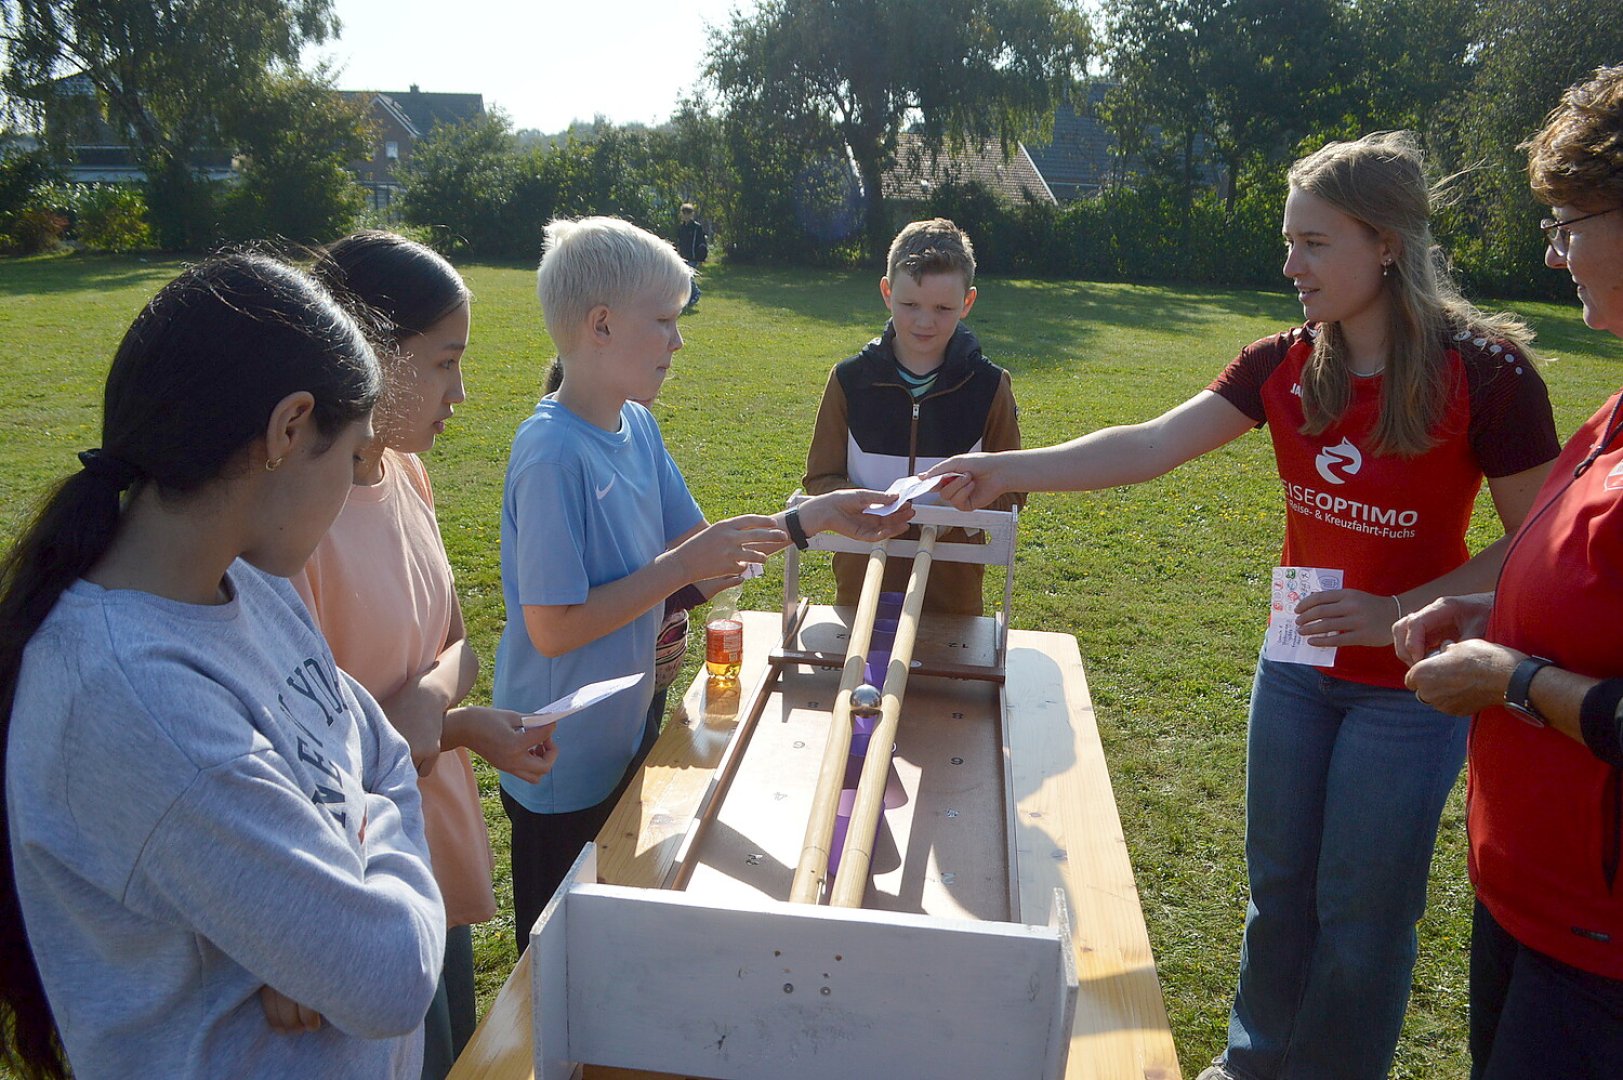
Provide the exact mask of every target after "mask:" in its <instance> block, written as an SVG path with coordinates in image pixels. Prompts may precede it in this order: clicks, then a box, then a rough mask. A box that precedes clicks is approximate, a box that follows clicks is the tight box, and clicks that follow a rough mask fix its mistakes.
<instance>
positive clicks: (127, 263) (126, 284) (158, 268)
mask: <svg viewBox="0 0 1623 1080" xmlns="http://www.w3.org/2000/svg"><path fill="white" fill-rule="evenodd" d="M185 262H186V260H184V259H181V258H173V257H168V256H156V255H154V256H152V257H151V258H150V260H149V259H148V258H147V257H146V256H141V255H42V256H30V257H26V258H17V259H0V296H42V295H47V294H56V293H73V292H91V291H111V290H115V289H125V288H130V287H133V286H137V285H141V284H143V283H145V282H148V281H151V282H162V281H167V280H168V279H169V278H171V277H173V276H174V275H175V274H176V273H178V272H179V271H180V268H181V267H182V266H183V265H185ZM153 287H154V289H156V285H154V286H153Z"/></svg>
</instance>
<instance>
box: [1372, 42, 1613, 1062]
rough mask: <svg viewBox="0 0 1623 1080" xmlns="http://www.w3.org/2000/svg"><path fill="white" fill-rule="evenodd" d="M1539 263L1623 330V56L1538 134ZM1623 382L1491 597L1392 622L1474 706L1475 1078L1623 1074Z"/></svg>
mask: <svg viewBox="0 0 1623 1080" xmlns="http://www.w3.org/2000/svg"><path fill="white" fill-rule="evenodd" d="M1528 148H1529V151H1530V153H1529V155H1528V159H1529V160H1528V173H1529V176H1530V179H1531V181H1532V187H1533V192H1534V194H1536V195H1537V196H1538V197H1539V199H1540V200H1542V201H1544V202H1547V203H1549V204H1551V206H1552V208H1553V214H1552V216H1551V217H1550V218H1549V219H1547V220H1546V221H1545V222H1543V228H1544V230H1545V235H1546V236H1547V237H1548V239H1549V250H1548V251H1546V252H1545V255H1544V261H1545V262H1546V263H1548V264H1549V265H1550V266H1551V267H1552V268H1554V269H1557V270H1566V271H1567V273H1569V274H1570V275H1572V280H1573V281H1574V283H1576V284H1577V286H1578V299H1579V300H1580V301H1581V302H1582V303H1583V310H1584V322H1586V323H1588V324H1589V325H1590V326H1591V327H1593V328H1594V329H1596V330H1606V331H1609V332H1611V333H1612V334H1613V335H1614V336H1618V337H1623V214H1620V213H1618V210H1619V209H1623V67H1612V68H1601V69H1600V70H1599V71H1597V72H1596V73H1595V75H1594V76H1593V77H1592V78H1590V79H1589V80H1588V81H1586V82H1584V83H1581V84H1580V85H1578V86H1574V87H1572V88H1571V89H1569V90H1568V91H1567V92H1566V94H1565V95H1564V96H1563V97H1562V99H1561V105H1560V107H1558V108H1557V109H1556V110H1555V111H1554V112H1553V113H1551V114H1550V118H1549V120H1548V122H1547V123H1546V124H1545V126H1544V129H1543V130H1542V131H1540V132H1539V133H1538V134H1537V135H1536V136H1534V137H1533V140H1532V142H1531V143H1529V144H1528ZM1620 429H1623V394H1614V395H1612V398H1611V399H1610V400H1609V401H1607V402H1606V403H1605V404H1604V405H1603V406H1602V407H1601V409H1600V411H1599V412H1597V413H1596V414H1595V415H1594V416H1593V417H1592V418H1590V420H1589V422H1588V423H1586V424H1584V426H1583V427H1581V428H1580V429H1579V430H1578V432H1577V434H1575V435H1574V436H1573V437H1572V440H1571V441H1570V442H1568V443H1567V446H1566V449H1565V450H1563V451H1562V453H1561V457H1560V458H1559V459H1558V460H1557V461H1556V463H1555V468H1554V470H1553V471H1552V472H1551V473H1550V478H1549V480H1548V481H1546V482H1545V485H1544V487H1543V489H1542V490H1540V491H1539V493H1538V497H1537V498H1536V499H1535V500H1534V502H1533V507H1532V509H1531V511H1530V512H1529V514H1528V516H1527V520H1526V522H1525V523H1524V524H1523V525H1522V528H1521V531H1520V532H1518V533H1517V534H1516V537H1515V539H1514V540H1513V541H1512V542H1511V543H1510V545H1509V546H1508V550H1507V552H1506V554H1505V558H1504V569H1503V571H1502V573H1501V574H1500V577H1499V581H1498V587H1497V589H1496V590H1495V591H1494V592H1492V593H1484V594H1481V595H1476V596H1455V597H1449V598H1448V599H1445V600H1439V601H1437V602H1435V603H1433V604H1431V605H1430V606H1429V607H1427V608H1425V609H1424V610H1422V611H1419V612H1416V613H1415V614H1413V615H1411V616H1410V617H1408V618H1406V619H1404V620H1403V621H1402V622H1400V623H1399V624H1398V625H1397V626H1396V627H1395V628H1394V631H1395V633H1396V636H1397V650H1398V655H1399V656H1401V657H1403V658H1404V659H1405V660H1407V661H1410V662H1412V663H1413V664H1414V666H1413V667H1412V668H1411V669H1410V670H1409V683H1410V685H1411V686H1413V687H1414V689H1415V691H1416V693H1418V694H1419V695H1420V696H1421V697H1422V698H1423V699H1425V700H1426V701H1429V702H1431V703H1432V704H1434V705H1436V706H1437V707H1438V708H1440V709H1443V710H1445V711H1447V712H1451V713H1456V714H1459V715H1462V716H1464V715H1471V714H1474V719H1473V721H1472V725H1471V768H1470V789H1469V790H1470V803H1469V811H1468V814H1469V825H1470V835H1471V880H1472V882H1473V884H1475V886H1476V892H1477V906H1476V917H1475V924H1474V926H1473V928H1472V935H1471V1060H1472V1068H1471V1075H1472V1077H1473V1078H1475V1080H1512V1078H1521V1077H1528V1076H1559V1077H1562V1078H1563V1080H1584V1078H1591V1080H1602V1078H1607V1080H1611V1078H1614V1077H1617V1076H1618V1075H1620V1074H1623V868H1620V864H1623V633H1620V632H1619V630H1618V613H1619V611H1623V438H1619V431H1620Z"/></svg>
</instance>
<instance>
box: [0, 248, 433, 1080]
mask: <svg viewBox="0 0 1623 1080" xmlns="http://www.w3.org/2000/svg"><path fill="white" fill-rule="evenodd" d="M380 386H381V378H380V376H379V372H378V363H377V360H376V359H375V357H374V355H373V352H372V349H371V348H370V347H369V346H368V344H367V341H366V339H365V337H364V336H363V335H362V333H361V330H360V329H359V328H358V327H357V326H356V324H355V322H354V321H353V320H352V319H351V318H350V316H349V315H348V314H347V313H346V312H345V311H344V310H343V309H342V308H341V307H340V306H339V305H338V304H336V303H334V301H333V299H332V298H331V297H330V296H329V295H328V294H327V293H326V292H325V291H324V290H323V289H321V288H320V287H319V286H318V285H317V284H316V283H315V282H314V281H312V280H311V279H310V277H309V276H308V275H306V274H303V273H300V272H299V271H297V270H294V269H292V268H291V267H288V266H285V265H283V264H281V263H279V262H276V261H274V260H271V259H268V258H265V257H263V256H257V255H235V256H229V257H223V258H214V259H209V260H207V261H205V262H203V263H201V264H199V265H197V266H195V267H193V268H191V269H189V270H187V271H186V272H185V273H183V274H181V275H180V276H179V277H178V278H176V279H175V280H174V281H172V282H170V283H169V284H168V285H166V286H164V288H163V289H162V290H160V291H159V293H158V295H157V296H156V297H154V298H153V299H152V301H151V302H150V303H148V304H147V305H146V306H145V307H144V308H143V309H142V310H141V312H140V314H139V315H137V316H136V318H135V321H134V323H133V324H132V325H131V326H130V328H129V331H128V332H127V333H126V334H125V335H124V340H123V343H122V344H121V345H120V346H119V348H118V353H117V355H116V356H115V357H114V358H113V364H112V368H111V369H110V370H109V371H108V373H107V386H106V391H105V394H104V397H103V409H102V423H101V446H100V447H98V448H97V449H94V450H86V451H84V452H82V453H81V454H80V455H79V461H80V463H81V464H82V466H83V467H82V468H81V469H79V470H78V471H76V472H74V473H73V474H72V475H70V476H68V477H67V478H66V479H64V480H63V481H62V482H61V483H60V484H59V485H58V486H57V487H56V489H55V490H54V491H53V492H52V494H51V495H50V497H49V500H48V501H47V502H46V503H45V505H44V506H43V508H42V509H41V510H40V512H39V514H38V516H37V517H36V518H35V519H34V521H33V523H32V524H31V525H29V526H28V527H27V529H26V530H25V531H24V532H22V533H21V535H20V536H19V537H18V539H17V541H16V544H15V546H13V547H12V548H11V550H10V552H9V553H8V554H7V555H6V557H5V560H4V562H3V563H0V627H3V628H4V632H3V633H0V767H3V772H4V776H5V793H4V794H5V801H4V804H3V805H4V808H5V813H4V817H5V821H4V822H3V823H0V837H3V838H4V843H5V849H4V850H0V1060H5V1061H6V1062H7V1064H8V1065H10V1066H13V1067H15V1068H16V1069H17V1071H16V1073H15V1075H18V1076H58V1077H60V1076H62V1075H64V1074H65V1073H67V1072H68V1071H69V1070H70V1069H71V1071H72V1072H73V1073H74V1074H75V1075H77V1076H80V1077H104V1076H119V1077H122V1076H133V1077H166V1078H171V1077H173V1078H186V1077H198V1078H203V1077H223V1076H230V1077H265V1078H273V1077H393V1078H395V1080H412V1078H414V1077H416V1076H417V1074H418V1072H419V1070H420V1069H421V1061H422V1042H423V1036H422V1026H423V1014H424V1012H425V1011H426V1010H427V1009H428V1004H429V1000H430V999H431V998H432V997H433V994H434V984H435V982H436V981H437V980H438V978H439V966H440V957H441V955H442V954H443V952H444V950H445V908H444V906H443V905H442V904H441V903H440V892H439V889H438V888H437V887H436V886H435V884H434V878H433V875H432V874H431V873H430V871H429V867H428V847H427V844H426V843H425V842H424V839H423V819H422V813H421V802H420V801H419V797H418V793H417V778H416V775H415V773H414V771H413V769H412V766H411V757H410V754H409V752H408V750H407V747H406V744H405V742H404V741H403V740H402V739H401V738H400V736H399V735H397V734H395V732H394V730H393V729H392V728H391V727H390V726H389V724H388V721H387V720H385V718H384V716H383V713H382V711H381V710H379V708H378V706H377V703H376V702H374V701H373V700H372V697H371V695H370V694H368V693H367V692H366V691H365V690H364V689H363V688H361V687H360V686H359V685H358V684H356V683H355V682H354V680H352V679H350V678H349V677H347V676H346V675H344V674H343V673H342V672H341V671H340V670H339V668H338V666H337V664H336V663H335V662H334V660H333V656H332V653H331V651H330V650H329V649H328V647H327V643H326V641H324V640H323V639H322V636H321V634H320V633H319V632H317V630H316V628H315V626H314V625H313V624H312V623H311V621H310V616H309V613H308V612H307V611H306V610H305V606H304V603H303V602H302V601H300V600H299V597H298V594H297V593H295V592H294V591H293V587H292V586H291V585H289V584H288V582H287V580H286V579H287V576H288V575H290V574H295V573H297V572H298V571H299V569H300V568H301V567H303V566H304V564H305V561H306V560H307V559H309V557H310V553H311V552H312V551H313V550H314V549H315V546H316V543H317V541H319V540H320V539H321V537H322V535H323V534H325V533H326V531H327V527H328V525H330V524H331V523H332V521H333V519H334V518H335V517H336V516H337V514H338V511H339V509H340V508H341V507H342V506H343V505H344V500H345V498H346V497H348V495H349V491H350V485H351V482H352V480H351V478H352V475H353V463H354V455H355V454H356V453H357V452H358V451H359V450H360V448H361V447H362V446H364V445H366V444H367V443H368V442H369V441H370V440H371V438H372V427H371V414H372V406H373V403H374V402H375V401H376V400H377V397H378V393H379V389H380ZM25 646H26V648H25ZM25 926H26V930H27V936H26V938H25V937H24V929H25ZM8 1075H12V1074H11V1073H9V1072H8Z"/></svg>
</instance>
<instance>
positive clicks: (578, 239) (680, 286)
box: [535, 217, 693, 353]
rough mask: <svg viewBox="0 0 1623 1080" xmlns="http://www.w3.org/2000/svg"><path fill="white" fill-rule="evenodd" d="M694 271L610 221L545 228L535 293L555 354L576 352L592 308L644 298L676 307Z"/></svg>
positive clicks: (650, 239)
mask: <svg viewBox="0 0 1623 1080" xmlns="http://www.w3.org/2000/svg"><path fill="white" fill-rule="evenodd" d="M692 280H693V271H692V270H690V269H688V265H687V263H685V262H683V261H682V257H681V256H680V255H678V254H677V253H676V249H675V248H674V247H672V246H671V245H670V243H669V242H667V241H665V240H661V239H660V238H659V237H657V236H655V235H654V234H653V233H651V232H649V231H648V230H646V229H640V228H638V227H637V226H635V225H633V224H631V222H629V221H622V220H621V219H619V218H612V217H589V218H581V219H579V220H569V219H565V218H560V219H558V220H556V221H552V222H550V223H549V224H548V225H547V229H546V240H545V242H544V243H543V244H542V247H541V266H540V267H539V268H538V269H537V270H536V273H535V291H536V295H537V296H538V297H539V298H540V300H541V317H542V318H543V319H545V320H546V323H547V333H548V334H550V335H551V336H552V340H553V343H554V344H555V345H557V346H558V351H559V352H562V353H567V352H569V351H570V349H571V348H573V347H574V345H575V343H576V341H577V340H578V339H579V336H580V333H581V331H582V329H583V328H584V325H585V322H586V318H587V316H588V315H590V314H591V311H592V309H593V308H595V307H599V306H606V307H610V308H614V307H620V306H623V305H625V304H627V303H629V302H631V301H632V300H633V299H635V298H636V297H638V296H642V295H644V294H648V293H655V294H658V295H659V296H660V297H661V298H664V297H669V298H670V300H671V302H672V303H673V304H674V303H680V302H682V301H685V300H686V299H687V297H688V292H689V289H690V287H691V282H692Z"/></svg>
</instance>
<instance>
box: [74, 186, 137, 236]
mask: <svg viewBox="0 0 1623 1080" xmlns="http://www.w3.org/2000/svg"><path fill="white" fill-rule="evenodd" d="M70 236H71V238H72V239H73V240H75V241H76V242H77V243H78V244H79V245H80V246H81V247H86V248H90V249H91V250H94V251H137V250H140V249H142V248H149V247H151V246H152V245H153V240H154V237H153V234H152V227H151V226H150V225H149V224H148V223H147V204H146V199H145V198H144V197H143V196H142V194H141V192H140V190H139V189H138V188H133V187H119V186H117V185H114V184H92V185H90V186H89V187H83V188H79V189H77V191H76V192H75V193H74V197H73V224H72V227H71V230H70Z"/></svg>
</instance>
